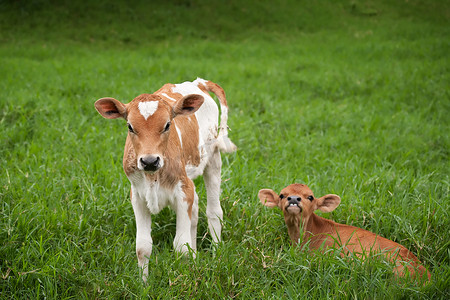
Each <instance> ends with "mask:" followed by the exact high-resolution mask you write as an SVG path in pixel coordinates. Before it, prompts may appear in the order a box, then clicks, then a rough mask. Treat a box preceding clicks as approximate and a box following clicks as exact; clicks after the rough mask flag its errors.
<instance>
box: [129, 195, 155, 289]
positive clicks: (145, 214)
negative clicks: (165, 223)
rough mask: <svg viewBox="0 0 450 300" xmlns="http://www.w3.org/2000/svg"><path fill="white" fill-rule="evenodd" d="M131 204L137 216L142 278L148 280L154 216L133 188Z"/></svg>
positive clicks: (137, 253) (137, 243)
mask: <svg viewBox="0 0 450 300" xmlns="http://www.w3.org/2000/svg"><path fill="white" fill-rule="evenodd" d="M131 194H132V197H131V204H132V205H133V211H134V216H135V218H136V255H137V258H138V265H139V267H140V268H141V269H142V279H143V280H144V281H147V276H148V258H149V257H150V255H151V254H152V245H153V241H152V237H151V231H152V217H151V214H150V211H149V209H148V208H147V203H146V201H145V199H142V198H140V197H139V196H138V195H137V193H133V189H132V193H131Z"/></svg>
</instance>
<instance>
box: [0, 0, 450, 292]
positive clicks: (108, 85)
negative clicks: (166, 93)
mask: <svg viewBox="0 0 450 300" xmlns="http://www.w3.org/2000/svg"><path fill="white" fill-rule="evenodd" d="M90 2H92V3H89V4H83V5H82V4H81V1H79V2H78V1H50V0H36V1H9V0H8V1H1V2H0V141H1V146H0V166H1V168H0V275H1V278H0V297H1V298H3V299H21V298H26V299H43V298H48V299H69V298H71V299H113V298H126V299H134V298H147V297H148V298H154V299H171V298H172V299H173V298H188V299H190V298H194V299H225V298H237V299H249V298H251V299H255V298H257V299H303V298H305V299H306V298H308V299H311V298H313V299H314V298H320V299H349V298H354V299H383V298H384V299H398V298H404V299H448V298H449V297H450V242H449V241H450V217H449V212H450V201H449V200H450V197H449V171H450V162H449V148H450V135H449V132H450V117H449V114H450V98H449V86H450V80H449V79H450V78H449V74H450V72H449V71H450V70H449V66H450V64H449V59H450V55H449V53H450V52H449V42H450V39H449V37H450V26H449V25H450V24H449V23H450V22H449V19H450V5H449V3H448V2H445V1H420V0H409V1H387V0H386V1H376V0H367V1H366V0H363V1H353V0H342V1H290V0H282V1H280V2H279V3H278V4H277V5H274V4H273V3H272V2H271V1H256V0H251V1H245V4H243V3H241V2H242V1H234V0H232V1H219V0H214V1H208V2H206V1H198V0H192V1H189V0H173V1H135V2H134V1H133V2H134V3H132V4H131V3H130V2H128V1H114V2H112V3H109V2H108V1H90ZM197 76H198V77H202V78H205V79H208V80H211V81H214V82H217V83H218V84H220V85H221V86H222V87H223V88H224V90H225V91H226V93H227V98H228V104H229V108H230V112H229V121H228V124H229V126H230V128H231V131H230V138H231V139H232V140H233V142H234V143H235V144H236V145H237V146H238V148H239V149H238V151H237V152H236V153H233V154H223V155H222V159H223V169H222V179H223V183H222V195H221V203H222V207H223V209H224V220H223V226H224V227H223V235H222V236H223V242H222V243H221V244H220V245H219V246H218V247H217V249H214V247H213V246H212V245H211V238H210V235H209V234H208V233H207V222H206V215H205V202H206V201H205V189H204V186H203V181H202V180H201V179H198V180H196V185H197V192H198V193H199V198H200V201H199V202H200V213H199V226H198V254H197V256H196V258H189V257H180V256H178V255H176V253H174V251H173V248H172V240H173V237H174V234H175V214H174V213H173V212H172V211H170V210H169V209H165V210H163V211H162V212H161V213H160V214H158V215H156V216H153V218H152V221H153V241H154V247H153V253H152V256H151V257H150V266H149V268H150V273H149V280H148V283H147V284H143V282H142V280H141V278H140V275H139V273H138V267H137V259H136V254H135V221H134V215H133V210H132V207H131V204H130V200H129V182H128V180H127V178H126V176H125V174H124V173H123V170H122V155H123V145H124V142H125V137H126V134H127V128H126V122H124V121H119V120H105V119H103V118H102V117H101V116H100V115H99V114H98V113H97V112H96V110H95V109H94V102H95V100H97V99H99V98H101V97H107V96H110V97H114V98H116V99H119V100H122V101H124V102H128V101H131V100H132V99H133V98H134V97H136V96H137V95H139V94H141V93H146V92H153V91H156V90H157V89H159V88H160V87H161V86H162V85H163V84H164V83H167V82H171V83H179V82H183V81H186V80H194V79H195V78H196V77H197ZM294 182H299V183H305V184H307V185H308V186H310V187H311V189H312V190H313V191H314V192H315V194H316V196H322V195H324V194H328V193H334V194H338V195H339V196H340V197H341V199H342V203H341V205H340V206H339V207H338V208H337V209H336V210H335V211H334V212H332V213H328V214H324V213H320V215H321V216H324V217H326V218H330V219H333V220H335V221H337V222H340V223H346V224H350V225H353V226H358V227H362V228H364V229H367V230H370V231H372V232H375V233H378V234H380V235H382V236H384V237H386V238H388V239H391V240H394V241H396V242H398V243H400V244H402V245H404V246H406V247H407V248H408V249H410V250H411V251H412V252H413V253H414V254H415V255H416V256H417V257H418V258H419V259H420V260H421V261H422V262H423V263H424V265H425V266H426V267H427V268H428V269H429V270H430V272H431V274H432V281H431V282H430V283H429V284H426V285H421V284H416V283H414V282H413V281H412V280H408V279H405V280H401V281H396V280H395V277H394V275H393V274H392V268H393V266H392V265H391V264H389V263H387V262H386V261H384V260H382V259H378V258H376V257H373V258H371V259H368V260H366V261H362V260H361V259H358V258H355V259H344V258H341V257H340V256H339V255H336V254H334V253H332V252H329V253H326V254H324V255H317V254H316V255H312V254H311V253H309V252H307V251H302V250H301V249H298V248H293V247H291V246H290V245H289V237H288V234H287V230H286V227H285V224H284V221H283V218H282V214H281V212H280V211H279V210H269V209H266V208H265V207H263V206H262V205H261V204H260V202H259V200H258V198H257V193H258V190H259V189H261V188H271V189H274V190H276V191H279V190H281V189H282V188H283V187H285V186H287V185H288V184H290V183H294Z"/></svg>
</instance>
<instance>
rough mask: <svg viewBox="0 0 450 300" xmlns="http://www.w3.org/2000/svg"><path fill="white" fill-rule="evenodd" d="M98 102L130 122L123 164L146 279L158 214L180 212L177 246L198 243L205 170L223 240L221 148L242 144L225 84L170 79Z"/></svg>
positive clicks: (106, 112) (215, 226) (214, 230)
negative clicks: (199, 184)
mask: <svg viewBox="0 0 450 300" xmlns="http://www.w3.org/2000/svg"><path fill="white" fill-rule="evenodd" d="M209 92H213V93H214V94H215V95H217V97H218V99H219V102H220V108H221V115H220V118H221V120H220V126H219V123H218V119H219V109H218V106H217V104H216V102H215V101H214V100H213V98H211V96H210V95H209ZM95 108H96V109H97V111H98V112H99V113H100V114H101V115H102V116H103V117H105V118H107V119H116V118H123V119H125V120H126V121H127V127H128V136H127V139H126V142H125V150H124V156H123V169H124V171H125V173H126V175H127V177H128V179H129V180H130V182H131V203H132V205H133V210H134V215H135V218H136V230H137V233H136V254H137V258H138V264H139V266H140V267H141V268H142V269H143V278H144V280H146V277H147V275H148V266H147V265H148V261H149V260H148V257H149V256H150V254H151V252H152V237H151V215H152V214H156V213H158V212H159V211H160V210H162V209H163V208H164V207H166V206H170V207H171V208H172V209H173V210H174V211H175V212H176V234H175V239H174V242H173V246H174V248H175V250H176V251H178V252H181V253H185V252H187V251H188V249H189V248H191V249H193V250H195V249H196V237H197V221H198V196H197V194H196V192H195V186H194V183H193V181H192V180H193V179H194V178H196V177H197V176H199V175H203V177H204V181H205V186H206V192H207V208H206V215H207V218H208V227H209V231H210V233H211V235H212V239H213V241H214V242H218V241H220V239H221V230H222V225H221V220H222V216H223V212H222V208H221V206H220V202H219V194H220V182H221V179H220V171H221V166H222V161H221V157H220V151H224V152H232V151H235V150H236V146H235V145H234V144H233V143H232V142H231V141H230V140H229V139H228V127H227V119H228V106H227V100H226V98H225V93H224V91H223V89H222V88H221V87H220V86H219V85H217V84H215V83H213V82H211V81H207V80H203V79H200V78H197V79H196V80H195V81H193V82H184V83H181V84H169V83H168V84H165V85H164V86H163V87H161V88H160V89H159V90H158V91H156V92H155V93H153V94H142V95H140V96H138V97H136V98H135V99H134V100H133V101H131V102H130V103H128V104H123V103H122V102H120V101H118V100H116V99H113V98H102V99H99V100H97V102H95Z"/></svg>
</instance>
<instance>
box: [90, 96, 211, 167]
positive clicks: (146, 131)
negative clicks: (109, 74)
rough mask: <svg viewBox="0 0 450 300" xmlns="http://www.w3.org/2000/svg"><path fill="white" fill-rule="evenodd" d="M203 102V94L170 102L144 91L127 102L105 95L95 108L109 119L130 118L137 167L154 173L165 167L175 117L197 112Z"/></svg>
mask: <svg viewBox="0 0 450 300" xmlns="http://www.w3.org/2000/svg"><path fill="white" fill-rule="evenodd" d="M203 101H204V99H203V97H202V96H200V95H195V94H191V95H187V96H185V97H183V98H181V99H180V100H178V101H176V102H175V103H174V104H173V105H171V104H169V103H168V102H166V101H165V100H164V99H162V98H161V97H160V96H158V95H153V94H142V95H140V96H138V97H136V98H135V99H134V100H133V101H131V102H130V103H128V104H123V103H122V102H120V101H119V100H116V99H114V98H102V99H99V100H97V101H96V102H95V108H96V109H97V111H98V112H99V113H100V114H101V115H102V116H103V117H105V118H107V119H117V118H123V119H125V120H126V121H127V127H128V136H129V138H130V140H131V143H132V145H133V148H134V151H135V154H136V159H137V162H136V163H137V167H138V169H139V170H143V171H147V172H151V173H153V172H156V171H158V170H159V169H160V168H161V167H163V166H164V153H165V152H166V149H167V146H168V140H169V132H170V130H172V129H171V127H172V126H171V122H172V120H173V119H174V118H175V117H176V116H179V115H189V114H192V113H195V112H196V111H197V110H198V109H199V108H200V106H201V105H202V104H203ZM173 130H174V129H173Z"/></svg>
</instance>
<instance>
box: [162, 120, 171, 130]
mask: <svg viewBox="0 0 450 300" xmlns="http://www.w3.org/2000/svg"><path fill="white" fill-rule="evenodd" d="M169 128H170V122H167V124H166V126H165V127H164V131H163V132H166V131H167V130H169Z"/></svg>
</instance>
